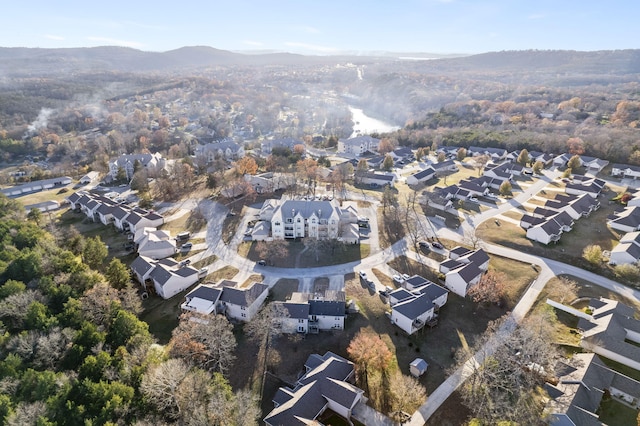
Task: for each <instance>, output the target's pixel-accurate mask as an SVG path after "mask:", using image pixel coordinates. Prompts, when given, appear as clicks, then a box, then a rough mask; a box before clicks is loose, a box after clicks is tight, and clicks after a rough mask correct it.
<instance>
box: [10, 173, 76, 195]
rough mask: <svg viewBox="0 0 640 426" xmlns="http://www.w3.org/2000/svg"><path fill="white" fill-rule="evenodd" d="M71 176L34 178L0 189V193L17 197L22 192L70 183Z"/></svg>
mask: <svg viewBox="0 0 640 426" xmlns="http://www.w3.org/2000/svg"><path fill="white" fill-rule="evenodd" d="M71 182H72V181H71V178H70V177H69V176H60V177H55V178H51V179H43V180H36V181H33V182H27V183H24V184H22V185H16V186H12V187H10V188H4V189H0V193H2V194H4V195H6V196H7V197H18V196H20V195H23V194H30V193H32V192H39V191H46V190H49V189H53V188H61V187H63V186H67V185H69V184H71Z"/></svg>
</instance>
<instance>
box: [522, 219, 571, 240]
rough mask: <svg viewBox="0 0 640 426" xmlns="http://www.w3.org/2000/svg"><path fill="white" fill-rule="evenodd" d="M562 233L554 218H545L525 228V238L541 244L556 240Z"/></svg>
mask: <svg viewBox="0 0 640 426" xmlns="http://www.w3.org/2000/svg"><path fill="white" fill-rule="evenodd" d="M561 235H562V226H561V225H560V224H559V223H558V222H556V221H555V220H547V221H544V222H542V223H540V224H538V225H534V226H531V227H530V228H528V229H527V238H529V239H530V240H533V241H537V242H539V243H542V244H549V243H551V242H554V243H555V242H558V241H559V240H560V236H561Z"/></svg>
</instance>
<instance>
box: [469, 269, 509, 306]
mask: <svg viewBox="0 0 640 426" xmlns="http://www.w3.org/2000/svg"><path fill="white" fill-rule="evenodd" d="M506 288H507V277H506V276H505V275H504V274H503V273H502V272H499V271H496V270H494V269H490V270H488V271H487V272H486V273H485V274H483V275H482V278H480V281H478V284H476V285H474V286H472V287H471V288H470V289H469V291H468V292H467V294H468V295H469V297H470V298H471V300H473V301H474V302H476V303H499V302H500V301H501V300H502V297H503V296H504V295H505V291H506Z"/></svg>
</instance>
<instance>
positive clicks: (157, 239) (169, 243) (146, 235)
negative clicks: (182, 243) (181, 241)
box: [134, 228, 176, 260]
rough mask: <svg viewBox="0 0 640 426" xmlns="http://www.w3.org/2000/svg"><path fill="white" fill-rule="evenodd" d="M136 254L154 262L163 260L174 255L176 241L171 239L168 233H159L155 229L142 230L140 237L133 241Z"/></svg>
mask: <svg viewBox="0 0 640 426" xmlns="http://www.w3.org/2000/svg"><path fill="white" fill-rule="evenodd" d="M134 241H135V242H136V244H137V245H138V254H139V255H140V256H144V257H148V258H151V259H154V260H157V259H164V258H166V257H170V256H173V255H174V254H176V240H175V239H174V238H171V233H170V232H169V231H159V230H157V229H156V228H142V237H141V238H140V239H139V240H137V241H136V240H135V238H134Z"/></svg>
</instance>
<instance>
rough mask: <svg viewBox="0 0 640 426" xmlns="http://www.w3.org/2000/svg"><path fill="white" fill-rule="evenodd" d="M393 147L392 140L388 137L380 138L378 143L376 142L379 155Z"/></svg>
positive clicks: (386, 152)
mask: <svg viewBox="0 0 640 426" xmlns="http://www.w3.org/2000/svg"><path fill="white" fill-rule="evenodd" d="M394 149H395V146H394V144H393V142H392V141H391V139H389V138H382V139H380V143H379V144H378V152H379V153H380V154H381V155H385V154H388V153H389V152H391V151H393V150H394Z"/></svg>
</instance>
